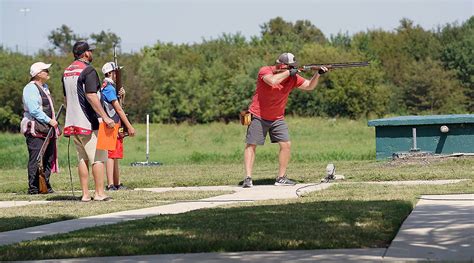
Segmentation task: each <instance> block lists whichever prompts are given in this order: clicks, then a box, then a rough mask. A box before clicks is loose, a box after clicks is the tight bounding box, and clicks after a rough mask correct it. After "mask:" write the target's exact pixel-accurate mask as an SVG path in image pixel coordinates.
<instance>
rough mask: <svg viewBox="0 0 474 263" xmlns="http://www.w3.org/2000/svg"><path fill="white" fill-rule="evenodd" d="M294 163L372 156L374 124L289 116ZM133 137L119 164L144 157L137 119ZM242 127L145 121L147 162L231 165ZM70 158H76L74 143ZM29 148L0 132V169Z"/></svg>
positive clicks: (237, 157)
mask: <svg viewBox="0 0 474 263" xmlns="http://www.w3.org/2000/svg"><path fill="white" fill-rule="evenodd" d="M288 125H289V128H290V136H291V140H292V149H293V151H292V154H293V161H294V162H307V163H308V162H314V161H334V160H372V159H375V139H374V128H373V127H367V122H366V121H363V120H361V121H352V120H346V119H337V120H336V119H329V120H327V119H322V118H289V119H288ZM135 126H136V129H137V136H136V137H134V138H126V139H125V145H124V148H125V158H124V159H123V160H122V164H126V165H128V164H130V163H131V162H137V161H145V159H146V125H143V124H137V125H135ZM245 131H246V128H245V127H244V126H242V125H240V124H238V123H229V124H222V123H212V124H203V125H188V124H185V123H184V124H180V125H163V124H151V125H150V161H160V162H163V163H164V164H166V165H169V164H214V163H216V162H217V163H226V164H232V163H235V162H242V160H243V148H244V141H245ZM67 148H68V139H67V138H64V137H61V138H60V139H59V161H60V165H61V166H62V167H65V166H66V165H67ZM69 152H70V159H71V163H72V164H73V165H75V164H76V162H77V160H76V159H77V157H76V152H75V147H74V143H73V142H72V141H71V145H70V150H69ZM277 154H278V145H275V144H270V143H269V142H268V141H267V143H266V145H265V146H264V147H259V148H258V154H257V161H263V162H274V161H275V158H277ZM27 157H28V153H27V150H26V144H25V139H24V137H23V136H22V135H21V134H6V133H0V168H3V169H10V168H20V167H26V161H27Z"/></svg>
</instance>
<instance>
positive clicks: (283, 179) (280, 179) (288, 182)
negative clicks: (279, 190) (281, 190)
mask: <svg viewBox="0 0 474 263" xmlns="http://www.w3.org/2000/svg"><path fill="white" fill-rule="evenodd" d="M295 184H296V183H295V182H293V181H292V180H290V179H288V177H286V175H285V176H283V177H278V178H277V179H276V180H275V185H279V186H285V185H295Z"/></svg>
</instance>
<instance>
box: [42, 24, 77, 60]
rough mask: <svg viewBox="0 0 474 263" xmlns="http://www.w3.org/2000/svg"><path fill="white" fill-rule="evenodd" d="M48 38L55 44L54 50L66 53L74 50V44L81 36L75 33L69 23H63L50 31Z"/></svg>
mask: <svg viewBox="0 0 474 263" xmlns="http://www.w3.org/2000/svg"><path fill="white" fill-rule="evenodd" d="M48 40H49V42H50V43H51V44H52V45H53V49H54V50H57V51H59V52H60V53H61V54H63V55H65V54H70V53H71V52H72V46H73V45H74V43H75V42H76V41H77V40H79V36H78V35H76V34H74V32H73V31H72V29H71V28H69V27H68V26H67V25H62V26H60V27H58V28H56V29H55V30H53V31H51V32H50V34H49V35H48Z"/></svg>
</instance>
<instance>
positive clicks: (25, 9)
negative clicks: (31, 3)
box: [20, 7, 31, 55]
mask: <svg viewBox="0 0 474 263" xmlns="http://www.w3.org/2000/svg"><path fill="white" fill-rule="evenodd" d="M30 11H31V9H29V8H26V7H24V8H22V9H20V12H21V13H23V14H24V15H25V21H24V23H25V32H24V33H25V45H26V47H25V53H26V55H28V33H27V32H28V31H27V29H28V27H27V26H28V25H27V24H28V23H27V19H26V14H27V13H28V12H30Z"/></svg>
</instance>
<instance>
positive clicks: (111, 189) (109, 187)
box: [105, 184, 118, 191]
mask: <svg viewBox="0 0 474 263" xmlns="http://www.w3.org/2000/svg"><path fill="white" fill-rule="evenodd" d="M116 190H118V189H117V187H115V185H113V184H111V185H107V186H106V187H105V191H116Z"/></svg>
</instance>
